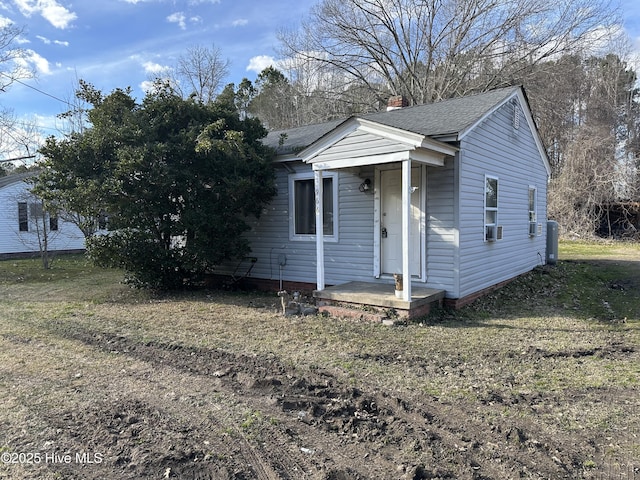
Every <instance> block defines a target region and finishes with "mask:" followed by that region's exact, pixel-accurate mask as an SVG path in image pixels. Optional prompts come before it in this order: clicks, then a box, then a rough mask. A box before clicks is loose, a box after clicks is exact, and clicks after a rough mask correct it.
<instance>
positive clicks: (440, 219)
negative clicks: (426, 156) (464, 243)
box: [426, 159, 458, 292]
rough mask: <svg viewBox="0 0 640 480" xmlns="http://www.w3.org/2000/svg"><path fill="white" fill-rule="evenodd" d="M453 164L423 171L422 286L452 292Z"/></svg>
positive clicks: (455, 241)
mask: <svg viewBox="0 0 640 480" xmlns="http://www.w3.org/2000/svg"><path fill="white" fill-rule="evenodd" d="M455 162H456V161H455V160H454V159H448V160H447V161H446V162H445V166H444V167H433V168H427V205H426V210H427V240H426V241H427V279H426V286H427V287H429V288H438V289H442V290H446V291H447V292H452V291H455V290H456V287H457V282H456V270H455V269H454V268H453V266H454V264H455V261H456V253H457V245H458V231H457V228H456V224H457V223H456V204H455V199H456V195H455V187H456V184H455Z"/></svg>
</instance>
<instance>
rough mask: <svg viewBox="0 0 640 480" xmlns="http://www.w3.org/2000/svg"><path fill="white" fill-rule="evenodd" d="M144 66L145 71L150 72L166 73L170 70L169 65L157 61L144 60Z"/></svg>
mask: <svg viewBox="0 0 640 480" xmlns="http://www.w3.org/2000/svg"><path fill="white" fill-rule="evenodd" d="M142 66H143V68H144V71H145V72H146V73H150V74H158V73H165V72H166V71H167V70H169V67H167V66H164V65H160V64H159V63H155V62H144V63H143V64H142Z"/></svg>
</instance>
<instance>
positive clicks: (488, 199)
mask: <svg viewBox="0 0 640 480" xmlns="http://www.w3.org/2000/svg"><path fill="white" fill-rule="evenodd" d="M499 233H500V232H499V228H498V178H497V177H490V176H488V175H487V176H485V178H484V240H485V242H494V241H496V240H498V239H499V238H500V236H501V235H500V234H499Z"/></svg>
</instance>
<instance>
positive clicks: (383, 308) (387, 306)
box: [313, 282, 445, 321]
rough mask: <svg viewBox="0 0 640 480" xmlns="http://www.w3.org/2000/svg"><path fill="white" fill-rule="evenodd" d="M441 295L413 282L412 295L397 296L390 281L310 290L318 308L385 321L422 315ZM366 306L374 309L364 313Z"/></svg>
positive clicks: (355, 283)
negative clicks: (404, 297) (405, 298)
mask: <svg viewBox="0 0 640 480" xmlns="http://www.w3.org/2000/svg"><path fill="white" fill-rule="evenodd" d="M444 295H445V291H444V290H438V289H434V288H426V287H421V286H413V288H412V289H411V299H410V300H408V301H407V300H404V299H403V298H398V297H396V295H395V286H394V285H393V284H386V283H371V282H348V283H344V284H341V285H334V286H331V287H326V288H324V289H322V290H316V291H314V292H313V296H314V297H315V298H316V304H317V305H318V307H319V310H320V312H323V311H324V312H327V313H330V314H335V315H340V316H351V317H363V318H368V317H369V316H370V317H371V318H369V319H370V320H374V321H375V320H380V321H384V319H385V318H386V317H389V316H397V318H401V319H411V318H417V317H421V316H423V315H426V314H428V313H429V311H430V309H431V307H432V306H434V305H441V304H442V301H443V299H444ZM365 307H370V309H369V310H370V311H373V312H375V313H373V314H371V315H365V313H364V312H366V309H365ZM391 311H393V313H392V312H391ZM390 313H392V315H389V314H390Z"/></svg>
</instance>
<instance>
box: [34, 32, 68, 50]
mask: <svg viewBox="0 0 640 480" xmlns="http://www.w3.org/2000/svg"><path fill="white" fill-rule="evenodd" d="M36 38H37V39H38V40H40V41H42V43H44V44H45V45H51V44H52V43H53V44H54V45H61V46H63V47H68V46H69V42H63V41H61V40H49V39H48V38H47V37H43V36H42V35H36Z"/></svg>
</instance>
